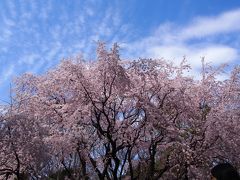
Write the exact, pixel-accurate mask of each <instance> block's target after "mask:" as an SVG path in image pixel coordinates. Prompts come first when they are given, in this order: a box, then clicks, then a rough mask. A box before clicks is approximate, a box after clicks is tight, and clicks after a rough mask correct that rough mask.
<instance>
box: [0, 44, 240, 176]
mask: <svg viewBox="0 0 240 180" xmlns="http://www.w3.org/2000/svg"><path fill="white" fill-rule="evenodd" d="M189 68H190V66H189V65H188V64H187V62H186V61H185V59H183V61H182V63H181V64H180V65H175V64H173V63H169V62H167V61H165V60H162V59H160V60H159V59H138V60H132V61H123V60H121V59H120V55H119V47H118V45H117V44H114V45H113V47H112V49H110V50H107V49H106V47H105V44H104V43H99V46H98V48H97V59H96V61H93V62H88V61H85V60H84V59H82V58H81V57H74V58H72V59H66V60H63V61H62V62H61V63H60V64H59V65H58V66H57V67H56V68H54V69H51V70H50V71H48V72H47V73H45V74H42V75H32V74H24V75H23V76H21V77H19V78H17V79H16V81H15V86H14V89H13V92H14V93H13V97H12V103H10V105H8V106H5V109H4V111H3V112H2V115H1V119H0V149H1V150H2V151H1V152H0V178H5V179H8V178H10V177H13V176H15V177H16V178H17V179H24V178H25V179H26V177H27V178H31V179H47V178H49V179H50V178H51V177H53V179H61V178H62V179H64V177H66V178H68V179H71V180H77V179H151V180H154V179H206V177H208V176H209V173H210V169H211V167H212V166H213V165H214V164H215V163H217V162H222V161H227V162H231V163H233V164H234V165H235V166H236V167H238V168H239V167H240V161H239V159H238V158H239V156H240V149H239V147H240V134H239V132H240V125H239V121H240V113H239V107H240V67H235V68H234V69H233V70H232V72H231V76H230V77H229V78H228V79H227V80H225V81H218V80H217V79H216V76H217V75H218V73H219V72H220V70H221V67H220V68H212V67H210V66H208V65H207V64H205V63H204V61H203V68H202V72H201V77H202V78H201V79H200V80H196V79H195V78H193V77H190V76H187V75H186V73H185V71H188V70H189ZM63 176H64V177H63Z"/></svg>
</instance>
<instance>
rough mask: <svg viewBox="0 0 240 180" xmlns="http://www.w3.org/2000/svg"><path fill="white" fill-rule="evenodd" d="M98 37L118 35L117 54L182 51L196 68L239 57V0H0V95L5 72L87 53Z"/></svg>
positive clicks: (175, 57) (42, 68)
mask: <svg viewBox="0 0 240 180" xmlns="http://www.w3.org/2000/svg"><path fill="white" fill-rule="evenodd" d="M98 40H101V41H105V42H106V43H107V44H108V45H111V44H112V43H114V42H118V43H119V44H120V46H121V54H122V57H123V58H124V59H130V58H138V57H154V58H165V59H167V60H170V61H173V62H175V63H179V62H180V61H181V60H182V57H183V56H186V58H187V60H188V62H189V63H190V64H191V65H192V67H193V71H194V72H196V71H197V69H198V68H199V67H200V64H201V61H200V60H201V57H203V56H204V57H205V59H206V61H208V62H211V63H212V65H219V64H221V63H229V64H230V65H236V64H240V61H239V57H240V1H239V0H229V1H226V0H211V1H209V0H201V1H196V0H168V1H167V0H118V1H117V0H116V1H114V0H102V1H101V0H88V1H81V0H1V1H0V99H1V100H4V101H7V100H8V99H9V87H10V83H11V82H12V78H14V77H16V76H18V75H21V74H23V73H25V72H32V73H37V74H41V73H44V72H46V71H47V70H48V69H49V68H53V67H54V66H56V65H57V64H58V63H59V61H60V60H61V59H63V58H67V57H70V56H74V55H77V54H83V56H84V57H85V58H86V59H94V57H95V51H94V49H95V47H96V42H97V41H98Z"/></svg>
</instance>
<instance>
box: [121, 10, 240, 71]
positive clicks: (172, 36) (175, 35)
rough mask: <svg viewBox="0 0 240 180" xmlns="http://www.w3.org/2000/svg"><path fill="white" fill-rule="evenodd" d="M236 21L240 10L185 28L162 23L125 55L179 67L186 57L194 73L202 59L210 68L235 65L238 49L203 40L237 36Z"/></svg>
mask: <svg viewBox="0 0 240 180" xmlns="http://www.w3.org/2000/svg"><path fill="white" fill-rule="evenodd" d="M239 17H240V9H237V10H232V11H228V12H224V13H222V14H220V15H218V16H214V17H196V18H193V20H192V21H191V22H190V23H188V24H187V25H179V24H174V23H171V22H168V23H164V24H161V25H160V26H159V27H158V28H157V29H156V30H155V31H154V33H152V34H151V35H149V36H147V37H144V38H142V39H139V40H137V41H135V42H129V43H126V44H125V45H124V47H125V49H126V50H128V55H130V56H132V57H135V58H136V57H155V58H165V59H167V60H170V61H174V62H175V63H179V62H180V61H181V60H182V59H183V56H186V58H187V60H188V62H189V63H190V64H191V66H192V67H193V68H194V69H197V68H199V66H201V58H202V57H205V60H206V61H207V62H211V64H212V65H220V64H222V63H234V62H236V60H237V59H239V57H240V51H239V49H238V48H237V47H232V46H231V45H229V44H222V43H219V42H218V41H217V40H216V39H215V40H213V41H210V42H207V41H206V40H205V39H206V38H207V37H216V36H217V37H218V36H219V35H222V34H225V35H227V34H228V33H232V32H240V26H238V25H237V24H240V18H239ZM218 38H220V39H221V37H218ZM189 40H191V41H189ZM194 40H195V41H194Z"/></svg>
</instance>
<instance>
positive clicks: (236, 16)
mask: <svg viewBox="0 0 240 180" xmlns="http://www.w3.org/2000/svg"><path fill="white" fill-rule="evenodd" d="M239 24H240V9H236V10H232V11H228V12H225V13H222V14H220V15H219V16H214V17H199V18H196V19H194V20H193V22H191V23H190V25H188V26H187V27H185V28H184V29H183V30H182V31H181V32H180V34H179V36H180V37H181V38H182V39H183V40H185V39H190V38H202V37H205V36H211V35H218V34H222V33H230V32H235V31H240V26H239Z"/></svg>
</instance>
